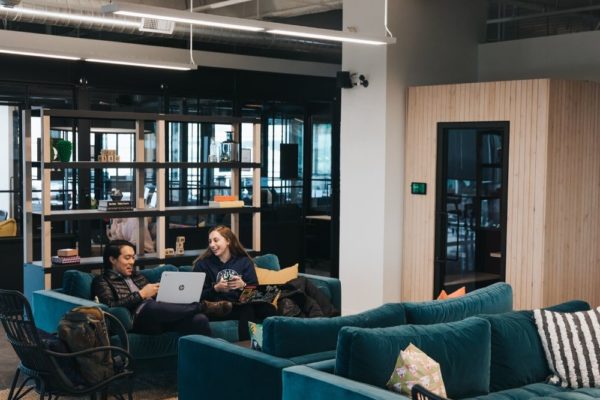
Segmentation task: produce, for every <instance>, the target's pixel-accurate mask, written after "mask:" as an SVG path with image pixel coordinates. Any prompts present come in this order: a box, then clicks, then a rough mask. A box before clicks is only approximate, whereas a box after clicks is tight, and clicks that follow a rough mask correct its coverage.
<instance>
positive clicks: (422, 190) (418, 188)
mask: <svg viewBox="0 0 600 400" xmlns="http://www.w3.org/2000/svg"><path fill="white" fill-rule="evenodd" d="M410 193H411V194H427V184H426V183H425V182H411V184H410Z"/></svg>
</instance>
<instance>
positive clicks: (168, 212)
mask: <svg viewBox="0 0 600 400" xmlns="http://www.w3.org/2000/svg"><path fill="white" fill-rule="evenodd" d="M259 211H260V208H258V207H252V206H244V207H225V208H216V207H208V206H182V207H167V208H165V209H164V210H163V211H160V210H157V209H154V208H146V209H139V208H135V209H133V210H127V211H98V210H96V209H92V210H55V211H52V212H51V213H50V214H47V215H44V221H68V220H82V219H85V220H87V219H101V218H139V217H158V216H162V215H164V216H173V215H182V214H185V215H199V214H202V215H204V214H242V213H253V212H259ZM34 214H39V215H41V212H34Z"/></svg>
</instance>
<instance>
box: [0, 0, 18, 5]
mask: <svg viewBox="0 0 600 400" xmlns="http://www.w3.org/2000/svg"><path fill="white" fill-rule="evenodd" d="M20 2H21V0H0V6H5V7H14V6H18V5H19V3H20Z"/></svg>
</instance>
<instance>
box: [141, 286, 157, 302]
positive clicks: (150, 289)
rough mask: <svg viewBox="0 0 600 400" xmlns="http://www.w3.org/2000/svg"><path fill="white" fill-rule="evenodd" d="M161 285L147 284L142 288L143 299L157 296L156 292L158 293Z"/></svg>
mask: <svg viewBox="0 0 600 400" xmlns="http://www.w3.org/2000/svg"><path fill="white" fill-rule="evenodd" d="M159 286H160V285H159V284H158V283H149V284H147V285H146V286H144V287H143V288H141V289H140V296H142V299H149V298H151V297H154V296H156V294H157V293H158V287H159Z"/></svg>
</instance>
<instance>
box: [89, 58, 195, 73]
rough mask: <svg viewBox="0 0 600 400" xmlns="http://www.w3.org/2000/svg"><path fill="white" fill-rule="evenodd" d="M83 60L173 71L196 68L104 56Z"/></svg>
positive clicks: (179, 64) (190, 65) (189, 65)
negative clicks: (106, 57)
mask: <svg viewBox="0 0 600 400" xmlns="http://www.w3.org/2000/svg"><path fill="white" fill-rule="evenodd" d="M85 61H88V62H95V63H103V64H118V65H128V66H132V67H146V68H159V69H170V70H174V71H189V70H192V69H196V68H197V66H196V65H192V64H181V63H169V62H147V63H145V62H138V61H124V60H110V59H105V58H86V59H85Z"/></svg>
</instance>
